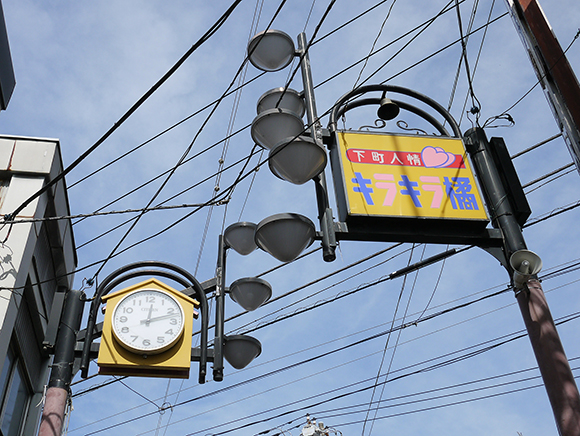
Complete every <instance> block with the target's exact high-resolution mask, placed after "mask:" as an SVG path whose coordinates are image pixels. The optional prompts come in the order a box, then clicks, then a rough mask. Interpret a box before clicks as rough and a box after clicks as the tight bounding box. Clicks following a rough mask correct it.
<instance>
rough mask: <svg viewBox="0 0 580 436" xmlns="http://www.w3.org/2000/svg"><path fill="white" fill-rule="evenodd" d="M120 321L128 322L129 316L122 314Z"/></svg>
mask: <svg viewBox="0 0 580 436" xmlns="http://www.w3.org/2000/svg"><path fill="white" fill-rule="evenodd" d="M119 321H121V322H127V317H126V316H120V317H119Z"/></svg>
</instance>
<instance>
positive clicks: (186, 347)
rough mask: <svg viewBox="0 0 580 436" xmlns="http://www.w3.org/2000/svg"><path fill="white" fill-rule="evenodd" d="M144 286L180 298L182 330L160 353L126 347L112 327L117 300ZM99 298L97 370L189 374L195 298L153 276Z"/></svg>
mask: <svg viewBox="0 0 580 436" xmlns="http://www.w3.org/2000/svg"><path fill="white" fill-rule="evenodd" d="M144 289H152V290H159V291H162V292H166V293H168V294H170V295H171V296H173V297H174V298H175V299H176V300H177V301H178V302H179V304H180V305H181V307H182V309H183V313H184V330H183V334H182V335H181V337H180V338H179V340H178V341H177V342H175V344H174V345H173V346H172V347H171V348H169V349H168V350H165V351H163V352H162V353H159V354H140V353H138V352H135V351H129V350H128V349H127V347H124V346H123V345H121V344H120V343H119V341H118V340H117V339H116V338H115V335H114V334H113V331H112V328H113V322H112V316H113V312H114V309H115V307H116V306H117V304H118V303H119V302H120V301H121V300H122V299H123V298H124V297H126V296H127V294H129V293H131V292H135V291H139V290H144ZM102 300H103V302H104V303H106V310H105V321H104V323H103V335H102V337H101V343H100V346H99V356H98V360H97V364H98V365H99V374H104V375H129V376H142V377H166V378H189V368H190V366H191V336H192V333H193V318H197V316H198V313H197V311H196V310H195V309H196V308H198V307H199V302H198V301H197V300H194V299H193V298H190V297H188V296H187V295H184V294H182V293H181V292H179V291H176V290H175V289H173V288H171V287H170V286H167V285H166V284H164V283H162V282H160V281H159V280H156V279H154V278H152V279H149V280H146V281H144V282H141V283H138V284H136V285H133V286H130V287H128V288H125V289H122V290H120V291H117V292H115V293H113V294H109V295H106V296H104V297H103V299H102Z"/></svg>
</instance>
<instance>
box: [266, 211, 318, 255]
mask: <svg viewBox="0 0 580 436" xmlns="http://www.w3.org/2000/svg"><path fill="white" fill-rule="evenodd" d="M315 234H316V230H315V228H314V224H313V223H312V221H310V220H309V219H308V218H306V217H305V216H302V215H298V214H295V213H279V214H276V215H272V216H270V217H268V218H265V219H263V220H262V221H260V223H259V224H258V226H257V227H256V236H255V238H256V244H257V245H258V247H260V248H261V249H262V250H264V251H266V252H267V253H270V254H271V255H272V256H274V257H275V258H276V259H278V260H279V261H281V262H290V261H291V260H294V259H296V258H297V257H298V255H300V253H302V251H303V250H304V249H305V248H306V247H308V246H310V244H312V242H314V236H315Z"/></svg>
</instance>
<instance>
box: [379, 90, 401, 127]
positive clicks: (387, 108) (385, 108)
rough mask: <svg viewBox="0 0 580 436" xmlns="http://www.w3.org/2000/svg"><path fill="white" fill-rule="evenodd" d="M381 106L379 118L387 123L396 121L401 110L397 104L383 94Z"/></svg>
mask: <svg viewBox="0 0 580 436" xmlns="http://www.w3.org/2000/svg"><path fill="white" fill-rule="evenodd" d="M380 105H381V106H380V107H379V109H378V110H377V116H378V117H379V118H380V119H381V120H385V121H389V120H394V119H395V118H396V117H397V115H399V111H400V110H401V109H400V108H399V106H398V105H397V103H395V102H394V101H393V100H391V99H390V98H388V97H387V96H386V93H383V96H382V98H381V102H380Z"/></svg>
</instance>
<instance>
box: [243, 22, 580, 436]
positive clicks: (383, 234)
mask: <svg viewBox="0 0 580 436" xmlns="http://www.w3.org/2000/svg"><path fill="white" fill-rule="evenodd" d="M298 43H299V50H298V51H296V52H295V55H298V56H300V66H301V70H302V79H303V85H304V98H305V104H306V113H307V115H308V126H309V127H310V134H311V137H312V139H313V141H314V143H315V144H318V145H321V142H322V141H321V139H322V129H321V126H320V123H319V121H318V118H317V116H316V105H315V100H314V93H313V84H312V77H311V74H310V62H309V59H308V53H307V52H306V36H305V34H304V33H301V34H300V35H299V36H298ZM293 50H294V48H293V45H292V44H291V38H290V37H289V36H288V35H287V34H285V33H283V32H280V31H276V30H268V31H265V32H262V33H260V34H258V35H256V36H255V37H254V38H252V40H251V41H250V44H249V46H248V56H249V58H250V62H251V63H252V64H253V65H255V66H256V67H257V68H259V69H261V70H263V71H277V70H279V69H281V68H284V67H285V66H286V65H288V64H289V63H290V59H291V57H292V52H293ZM266 60H267V61H268V62H266ZM375 91H379V92H382V96H381V98H380V99H379V98H366V96H365V94H367V93H370V92H375ZM387 92H394V93H400V94H403V95H406V96H408V97H411V98H414V99H416V100H419V101H421V102H422V103H425V104H426V105H427V106H429V107H430V109H431V110H434V111H435V112H438V113H439V115H441V116H442V117H443V118H444V120H445V123H440V122H439V121H438V120H437V119H435V118H434V117H433V116H432V115H431V114H430V113H428V112H426V111H424V110H422V109H420V108H418V107H416V106H414V105H412V104H409V103H407V102H405V101H397V100H391V99H390V98H388V97H387V95H386V94H387ZM363 96H365V98H360V97H363ZM367 105H378V106H379V108H378V110H377V116H378V117H379V118H380V119H382V120H386V121H388V120H392V119H394V118H396V117H397V116H398V114H399V111H400V110H401V109H403V110H406V111H408V112H411V113H413V114H415V115H417V116H419V117H420V118H422V119H423V120H424V121H426V122H427V123H429V124H430V125H431V126H433V127H435V129H436V130H437V131H438V133H439V134H440V135H441V136H442V137H447V138H457V139H461V140H462V141H463V143H464V147H463V155H465V151H467V153H468V154H469V156H470V157H471V160H472V162H473V166H474V167H475V172H476V173H477V176H478V178H479V180H480V183H481V185H482V188H483V194H484V198H485V200H486V201H485V202H486V204H487V207H488V208H489V210H490V215H491V216H492V226H493V228H492V229H488V228H486V227H485V225H486V224H487V220H483V219H480V218H477V219H478V220H479V221H480V222H479V223H477V222H474V223H469V220H467V219H463V218H460V219H458V220H450V221H449V222H447V223H445V222H444V220H439V221H437V220H435V219H428V220H425V219H420V216H419V215H417V216H416V217H415V219H411V220H408V221H405V220H401V219H400V218H397V217H395V220H394V221H393V220H392V219H391V221H390V223H391V224H390V225H385V223H386V221H385V220H384V219H383V218H380V219H378V220H375V221H374V222H373V221H372V220H369V219H368V218H373V217H372V216H371V214H369V213H368V212H366V213H365V212H363V213H362V214H360V215H359V216H357V214H356V212H355V213H351V209H350V207H349V201H350V197H348V196H346V194H347V192H346V190H345V189H346V188H345V180H343V178H342V177H341V176H340V174H341V173H340V171H341V169H340V165H341V159H342V157H341V155H340V153H341V151H337V148H338V147H337V145H338V143H339V141H338V133H337V127H336V124H337V120H338V119H339V118H340V116H342V115H343V114H345V113H346V112H347V111H348V110H351V109H354V108H356V107H361V106H367ZM280 119H281V118H280ZM445 124H447V125H449V127H450V128H451V130H452V134H449V132H448V131H447V129H446V128H445ZM329 131H330V143H331V145H330V146H329V148H330V160H331V163H332V170H333V176H334V182H335V188H336V189H335V190H336V191H337V197H338V203H339V204H338V206H339V207H338V209H339V213H340V215H341V216H340V217H339V219H340V220H341V221H339V222H337V223H336V222H334V219H333V216H332V210H331V209H330V206H329V202H328V195H327V189H326V182H325V179H324V172H321V173H320V174H318V175H317V176H315V177H314V179H313V180H314V181H315V184H316V197H317V204H318V212H319V220H320V228H321V232H320V233H321V235H320V238H321V239H322V247H323V258H324V260H326V261H332V260H334V258H335V254H334V251H335V247H336V240H337V239H343V240H367V241H395V242H398V241H401V242H425V243H433V242H435V243H461V244H469V245H476V246H479V247H481V248H483V249H485V250H486V251H488V252H489V253H490V254H492V255H493V256H494V257H496V258H497V259H498V260H499V261H500V262H501V263H502V265H503V266H504V267H505V268H506V270H507V271H508V273H509V274H510V278H511V279H512V283H513V284H514V290H515V291H516V292H515V295H516V297H517V299H518V303H519V306H520V310H521V312H522V316H523V318H524V321H525V324H526V327H527V330H528V336H529V337H530V340H531V342H532V347H533V349H534V352H535V353H536V359H537V361H538V366H539V368H540V372H541V374H542V378H543V380H544V385H545V386H546V390H547V393H548V398H549V399H550V402H551V405H552V410H553V412H554V416H555V418H556V424H557V425H558V428H559V430H560V432H561V433H562V434H565V435H572V434H574V435H576V434H578V428H580V395H579V393H578V389H577V387H576V384H575V381H574V377H573V375H572V372H571V370H570V367H569V364H568V362H567V359H566V357H565V354H564V350H563V347H562V344H561V342H560V339H559V337H558V333H557V331H556V328H555V325H554V322H553V319H552V317H551V315H550V311H549V308H548V304H547V302H546V300H545V297H544V294H543V291H542V288H541V284H540V282H539V281H538V280H537V279H536V274H537V273H538V272H539V271H540V269H541V266H542V262H541V259H540V258H539V257H538V256H537V255H536V254H535V253H533V252H531V251H528V250H526V244H525V241H524V238H523V235H522V231H521V228H522V226H523V224H524V223H525V221H526V219H527V218H528V216H529V214H530V210H529V206H528V204H527V201H526V199H525V195H524V194H523V190H522V189H521V185H520V183H519V179H518V178H517V174H516V173H515V170H514V168H513V165H512V163H511V159H510V157H509V154H508V153H507V149H505V144H503V140H502V139H501V138H492V140H491V144H490V142H488V140H487V138H486V136H485V133H484V131H483V129H481V128H479V127H476V128H472V129H470V130H469V131H467V132H466V133H465V134H464V135H462V134H461V132H460V130H459V126H458V125H457V123H456V122H455V120H454V119H453V117H452V116H451V114H449V112H448V111H447V110H446V109H445V108H444V107H442V106H441V105H439V104H438V103H437V102H435V101H433V100H431V99H430V98H428V97H426V96H424V95H422V94H419V93H417V92H415V91H412V90H409V89H407V88H402V87H397V86H392V85H386V84H378V85H367V86H362V87H359V88H355V89H354V90H352V91H350V92H348V93H346V94H345V95H344V96H342V97H341V98H340V99H339V100H338V101H337V102H336V104H335V105H334V106H333V107H332V110H331V113H330V119H329ZM418 131H420V130H418ZM423 133H424V132H423ZM415 136H416V135H415ZM291 143H292V141H290V142H288V144H291ZM281 147H282V146H281ZM281 150H282V149H281ZM281 150H280V153H281ZM423 150H427V151H426V152H425V155H423ZM273 151H274V150H272V151H271V153H272V152H273ZM358 151H359V153H362V152H363V150H358ZM367 151H369V152H370V151H372V150H370V147H369V150H367ZM419 151H420V153H419V154H417V159H416V160H414V161H413V162H416V163H419V164H421V165H423V167H425V168H438V167H445V166H447V165H448V164H449V165H451V163H452V161H455V160H456V159H457V156H454V157H453V159H451V157H452V156H449V153H448V152H445V150H444V149H443V148H441V147H439V148H437V147H434V146H430V145H426V146H425V147H424V148H423V149H420V150H419ZM299 153H300V151H299V150H298V151H297V152H296V154H299ZM440 153H442V154H440ZM288 154H290V152H289V153H288ZM311 154H312V155H315V153H311ZM355 154H356V153H355ZM369 154H371V153H369ZM361 156H362V154H358V157H355V158H354V159H355V160H356V159H357V158H358V159H359V160H360V159H361ZM381 156H382V159H384V158H385V156H386V155H385V154H380V156H379V155H378V154H377V156H376V157H377V159H378V160H379V161H380V163H383V161H382V160H381ZM395 157H397V158H398V156H397V155H396V153H395V154H393V156H392V158H393V159H395ZM365 158H366V156H365ZM299 159H300V158H296V160H297V161H298V160H299ZM371 159H372V156H371ZM413 159H414V158H413ZM369 163H376V162H369ZM395 163H396V162H395V161H393V162H392V163H391V164H395ZM397 164H398V163H397ZM401 165H404V163H403V162H402V161H401ZM411 165H415V163H413V164H411ZM335 167H338V168H337V169H335ZM270 168H271V169H272V172H273V173H274V174H275V175H277V176H278V177H282V178H284V179H286V180H288V178H287V177H285V176H283V174H282V173H283V172H282V171H281V170H280V169H279V168H278V167H277V166H276V165H275V164H271V165H270ZM385 173H386V174H382V173H381V174H378V176H379V178H378V179H377V180H378V181H377V185H376V187H377V188H378V189H384V190H391V196H390V197H389V196H388V195H389V194H387V197H386V198H385V199H384V202H385V204H386V205H387V206H388V205H389V204H390V202H391V200H392V196H393V195H397V193H398V192H399V191H398V190H397V184H396V183H394V175H393V174H391V173H390V172H389V171H385ZM403 176H405V177H407V178H406V179H405V178H404V177H401V179H402V181H401V182H399V185H401V186H403V185H404V187H403V189H402V190H401V192H400V193H399V194H401V195H409V196H411V195H412V194H415V195H416V194H417V192H419V191H417V190H416V188H415V186H417V185H418V183H417V182H411V181H410V180H409V178H408V175H406V174H404V175H403ZM349 177H350V176H349ZM359 177H360V178H359ZM373 177H374V176H373ZM435 179H438V178H437V177H435V176H426V177H424V178H423V180H422V182H423V183H433V182H429V180H435ZM444 179H445V183H446V186H445V191H443V186H441V185H440V186H434V185H431V186H426V188H425V190H426V191H427V192H435V191H438V192H440V193H441V194H442V195H443V192H445V194H446V195H447V196H448V200H449V201H448V202H451V199H452V198H453V199H455V198H454V196H455V195H456V194H461V193H460V192H456V191H455V190H454V189H456V188H455V185H453V183H458V179H459V177H457V176H456V177H455V180H453V176H444ZM464 179H467V180H469V177H464ZM337 180H338V182H337ZM352 181H353V184H354V185H355V186H352V187H351V190H352V191H354V192H358V193H360V194H361V196H362V195H366V196H367V197H368V198H365V204H367V205H369V204H370V205H374V202H373V200H372V198H371V197H370V193H371V192H374V191H373V190H372V188H371V187H369V186H367V184H368V183H372V180H371V179H370V178H365V177H364V176H363V175H362V174H360V173H359V175H356V176H355V177H354V178H353V179H352ZM293 183H294V182H293ZM411 183H416V185H412V184H411ZM437 183H440V182H437ZM349 193H350V191H349ZM442 198H443V197H442ZM367 199H370V203H369V202H368V201H367ZM414 203H415V208H416V207H417V206H418V205H417V203H416V202H415V201H414ZM433 204H438V203H437V202H435V203H432V205H433ZM432 207H433V206H432ZM454 208H455V206H454ZM377 215H378V216H380V214H377ZM347 219H348V222H346V221H345V220H347ZM373 219H374V218H373ZM462 220H463V221H462ZM474 221H475V220H474ZM482 223H485V225H482ZM449 224H451V225H449ZM264 227H266V226H264ZM259 230H260V225H258V228H257V229H256V231H257V233H258V231H259ZM317 236H318V235H317ZM256 242H257V243H258V245H260V241H259V240H258V239H256ZM539 314H541V316H539Z"/></svg>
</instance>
